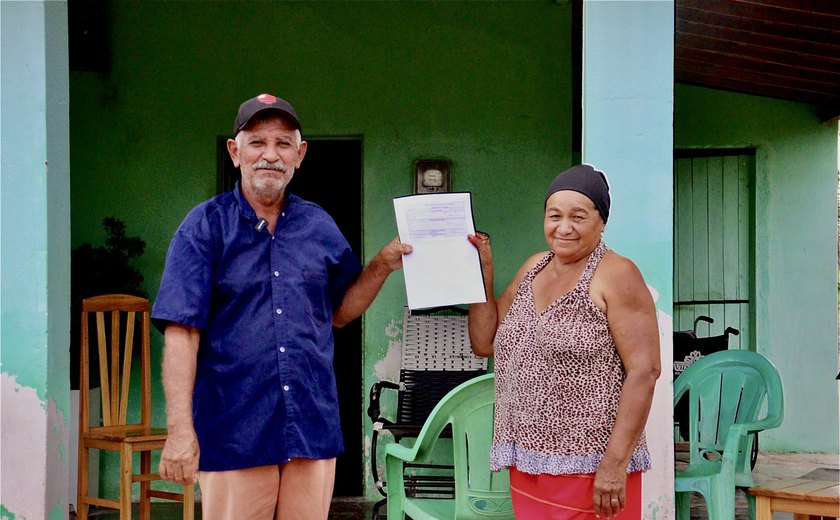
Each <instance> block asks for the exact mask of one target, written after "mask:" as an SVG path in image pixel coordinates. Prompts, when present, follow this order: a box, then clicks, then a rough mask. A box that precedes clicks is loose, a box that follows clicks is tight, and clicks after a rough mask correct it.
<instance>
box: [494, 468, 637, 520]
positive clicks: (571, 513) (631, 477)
mask: <svg viewBox="0 0 840 520" xmlns="http://www.w3.org/2000/svg"><path fill="white" fill-rule="evenodd" d="M594 484H595V474H594V473H590V474H587V475H530V474H528V473H522V472H521V471H519V470H517V469H516V468H513V467H512V468H510V492H511V497H512V498H513V512H514V514H515V515H516V518H523V519H526V520H531V519H534V520H536V519H550V520H594V519H595V518H597V517H596V516H595V510H594V507H593V505H592V489H593V486H594ZM626 497H627V502H626V507H625V509H624V510H622V511H621V512H619V514H618V515H617V516H613V517H612V518H613V520H641V518H642V474H641V472H638V473H628V474H627V490H626ZM602 520H603V517H602Z"/></svg>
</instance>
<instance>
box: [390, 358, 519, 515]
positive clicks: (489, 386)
mask: <svg viewBox="0 0 840 520" xmlns="http://www.w3.org/2000/svg"><path fill="white" fill-rule="evenodd" d="M493 399H494V374H486V375H483V376H479V377H476V378H473V379H470V380H469V381H467V382H465V383H462V384H460V385H458V386H457V387H455V388H454V389H453V390H452V391H450V392H449V393H448V394H446V395H445V396H444V397H443V399H441V400H440V402H439V403H438V404H437V406H435V408H434V409H433V410H432V413H431V414H430V415H429V418H428V419H427V420H426V423H425V424H424V425H423V429H422V430H420V434H419V435H418V436H417V440H416V441H415V442H414V445H413V446H411V447H407V446H402V445H399V444H389V445H388V446H387V447H386V449H385V474H386V478H387V482H388V485H387V491H388V520H399V519H404V518H405V517H406V515H408V516H410V517H411V518H412V519H414V520H425V519H429V520H432V519H434V520H447V519H458V520H472V519H476V520H478V519H487V518H491V519H499V520H501V519H512V518H513V504H512V502H511V498H510V480H509V478H508V472H507V470H504V471H499V472H491V471H490V443H491V442H492V437H493ZM446 425H452V439H451V441H452V451H453V460H454V463H455V464H454V465H455V497H454V498H416V497H408V496H406V492H405V481H404V478H403V476H404V473H405V465H406V464H422V463H426V462H428V461H429V460H430V457H431V455H432V451H433V449H434V446H435V443H436V442H437V439H438V436H439V435H440V433H441V431H442V430H443V429H444V427H446ZM447 440H449V439H447Z"/></svg>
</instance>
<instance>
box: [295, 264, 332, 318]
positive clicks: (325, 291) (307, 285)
mask: <svg viewBox="0 0 840 520" xmlns="http://www.w3.org/2000/svg"><path fill="white" fill-rule="evenodd" d="M329 281H330V279H329V275H327V273H325V272H323V271H315V270H309V269H304V270H303V271H301V282H302V283H301V288H300V289H301V294H300V296H301V297H302V298H303V300H304V302H303V303H304V305H306V306H308V307H309V310H310V312H311V313H312V316H313V317H314V318H316V319H317V320H319V321H326V320H327V319H328V318H329V317H330V316H331V315H332V308H331V307H332V306H331V301H330V288H329Z"/></svg>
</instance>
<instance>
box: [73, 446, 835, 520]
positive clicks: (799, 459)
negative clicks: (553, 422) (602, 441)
mask: <svg viewBox="0 0 840 520" xmlns="http://www.w3.org/2000/svg"><path fill="white" fill-rule="evenodd" d="M814 471H817V472H818V474H819V475H820V478H831V477H832V476H833V477H834V478H837V474H838V473H837V472H838V471H840V455H838V454H836V453H766V452H762V453H760V454H759V457H758V460H757V463H756V466H755V469H754V470H753V478H754V479H755V481H756V484H758V485H761V484H764V483H767V482H769V481H772V480H779V479H785V478H796V477H801V476H802V475H805V474H807V473H811V472H814ZM735 500H736V503H735V520H749V518H750V517H749V512H748V510H747V502H746V499H745V497H744V496H743V495H741V494H740V493H739V494H738V495H737V496H736V498H735ZM372 507H373V502H370V501H367V500H365V499H364V498H362V497H337V498H335V499H334V500H333V503H332V507H331V509H330V520H362V519H369V518H370V517H371V509H372ZM383 513H384V512H383ZM135 514H136V513H135ZM90 516H91V518H92V519H96V520H116V519H117V518H118V515H117V514H115V512H114V511H109V510H96V511H92V512H91V515H90ZM383 516H384V515H383ZM180 517H181V516H180V508H179V504H166V503H156V504H154V505H153V506H152V519H153V520H175V519H179V518H180ZM72 518H73V516H72V515H71V520H72ZM200 518H201V507H200V506H199V505H197V507H196V519H200ZM706 519H708V516H707V515H706V507H705V503H704V501H703V499H702V497H699V496H697V495H695V497H694V499H692V504H691V520H706ZM792 519H793V515H791V514H788V513H776V514H774V515H773V520H792ZM528 520H531V519H528Z"/></svg>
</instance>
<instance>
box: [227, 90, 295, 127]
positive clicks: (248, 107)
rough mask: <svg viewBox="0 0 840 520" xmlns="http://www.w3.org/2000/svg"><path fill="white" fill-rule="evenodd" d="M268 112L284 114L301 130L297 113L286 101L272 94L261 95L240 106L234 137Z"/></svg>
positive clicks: (234, 125)
mask: <svg viewBox="0 0 840 520" xmlns="http://www.w3.org/2000/svg"><path fill="white" fill-rule="evenodd" d="M266 110H276V111H277V112H280V113H281V114H283V117H284V118H285V119H286V120H287V121H289V122H290V123H291V124H292V125H293V126H294V127H295V128H296V129H298V130H300V121H299V120H298V116H297V114H296V113H295V109H294V107H293V106H292V105H291V104H290V103H289V102H288V101H286V100H285V99H280V98H279V97H277V96H272V95H271V94H260V95H259V96H257V97H255V98H252V99H249V100H248V101H246V102H244V103H242V104H241V105H239V113H238V114H236V122H234V124H233V136H234V137H236V134H238V133H239V132H240V131H242V129H243V128H245V127H246V126H248V123H249V122H250V121H251V119H252V118H253V117H254V116H255V115H257V114H259V113H260V112H264V111H266Z"/></svg>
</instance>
